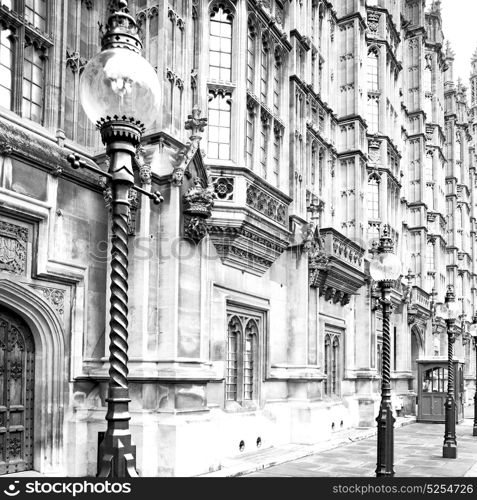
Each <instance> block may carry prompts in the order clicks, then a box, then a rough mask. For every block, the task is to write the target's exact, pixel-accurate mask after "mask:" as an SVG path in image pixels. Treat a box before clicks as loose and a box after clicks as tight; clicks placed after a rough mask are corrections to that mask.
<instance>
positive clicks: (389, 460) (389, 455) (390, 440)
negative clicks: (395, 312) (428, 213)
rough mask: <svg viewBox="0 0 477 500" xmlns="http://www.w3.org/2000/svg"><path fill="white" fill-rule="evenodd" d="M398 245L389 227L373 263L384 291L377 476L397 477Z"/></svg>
mask: <svg viewBox="0 0 477 500" xmlns="http://www.w3.org/2000/svg"><path fill="white" fill-rule="evenodd" d="M393 247H394V243H393V240H392V238H391V237H390V236H389V231H388V228H387V227H385V228H384V230H383V235H382V237H381V238H380V239H379V246H378V249H377V253H376V254H375V256H374V258H373V259H372V260H371V262H370V266H369V272H370V274H371V278H372V279H373V280H374V281H376V282H377V283H379V285H380V287H381V304H382V308H383V354H382V368H381V405H380V407H379V414H378V416H377V418H376V422H377V424H378V459H377V466H376V476H377V477H380V476H391V477H392V476H394V422H395V418H394V416H393V413H392V404H391V336H390V331H389V317H390V315H391V300H390V298H389V297H390V294H391V288H392V287H393V284H394V282H395V281H396V280H397V279H398V278H399V276H400V274H401V261H400V260H399V258H398V256H397V255H395V254H394V253H393Z"/></svg>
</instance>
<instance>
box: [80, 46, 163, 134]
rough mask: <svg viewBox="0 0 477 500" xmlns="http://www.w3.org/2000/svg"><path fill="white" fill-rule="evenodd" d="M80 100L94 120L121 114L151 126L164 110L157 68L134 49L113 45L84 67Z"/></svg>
mask: <svg viewBox="0 0 477 500" xmlns="http://www.w3.org/2000/svg"><path fill="white" fill-rule="evenodd" d="M80 100H81V104H82V106H83V109H84V111H85V113H86V115H87V117H88V118H89V119H90V120H91V121H92V122H93V123H96V122H98V120H100V119H101V118H104V119H106V117H107V116H109V117H111V118H112V117H114V116H115V115H117V116H118V117H119V118H122V117H123V116H125V117H126V118H127V119H130V118H134V119H135V120H139V121H140V122H141V123H143V124H144V126H146V127H147V126H149V125H151V124H152V123H153V122H154V120H155V119H156V118H157V116H158V114H159V112H160V106H161V102H160V101H161V88H160V84H159V79H158V78H157V74H156V72H155V71H154V68H153V67H152V66H151V65H150V64H149V62H148V61H146V59H144V57H142V56H141V55H140V54H138V53H136V52H134V51H133V50H128V49H124V48H111V49H107V50H104V51H102V52H100V53H99V54H97V55H96V56H95V57H93V58H92V59H91V60H90V61H89V62H88V64H87V65H86V67H85V68H84V71H83V73H82V75H81V79H80Z"/></svg>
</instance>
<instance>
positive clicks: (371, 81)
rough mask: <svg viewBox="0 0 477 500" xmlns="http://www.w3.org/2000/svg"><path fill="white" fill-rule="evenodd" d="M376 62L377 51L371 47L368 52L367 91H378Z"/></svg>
mask: <svg viewBox="0 0 477 500" xmlns="http://www.w3.org/2000/svg"><path fill="white" fill-rule="evenodd" d="M378 62H379V55H378V49H376V48H374V47H373V48H372V49H371V50H370V51H369V52H368V91H377V90H379V77H378Z"/></svg>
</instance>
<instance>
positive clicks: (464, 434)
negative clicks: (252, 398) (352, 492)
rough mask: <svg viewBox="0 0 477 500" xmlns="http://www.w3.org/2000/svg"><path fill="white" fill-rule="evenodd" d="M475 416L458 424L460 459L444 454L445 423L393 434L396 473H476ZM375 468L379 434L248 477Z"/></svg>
mask: <svg viewBox="0 0 477 500" xmlns="http://www.w3.org/2000/svg"><path fill="white" fill-rule="evenodd" d="M472 427H473V420H472V419H470V418H465V419H464V421H463V422H462V423H461V424H459V425H457V446H458V451H457V459H444V458H442V443H443V438H444V424H424V423H414V424H413V425H409V426H405V427H401V428H398V429H396V430H395V434H394V465H395V467H394V469H395V472H396V477H477V437H473V436H472ZM375 468H376V435H373V436H372V437H369V438H367V439H364V440H361V441H358V442H354V443H350V444H347V445H343V446H339V447H337V448H334V449H332V450H327V451H323V452H319V453H316V454H313V455H310V456H307V457H305V458H301V459H298V460H293V461H290V462H287V463H283V464H281V465H278V466H275V467H268V468H266V469H262V470H261V471H259V472H255V473H251V474H248V476H249V477H326V476H328V477H371V476H374V475H375V473H374V471H375Z"/></svg>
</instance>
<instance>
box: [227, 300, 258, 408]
mask: <svg viewBox="0 0 477 500" xmlns="http://www.w3.org/2000/svg"><path fill="white" fill-rule="evenodd" d="M236 309H237V308H235V307H231V309H230V310H229V311H228V314H227V325H228V326H227V349H226V352H227V359H226V376H225V401H226V403H227V402H236V403H239V404H242V405H243V406H245V407H248V406H249V405H250V404H254V403H255V402H257V401H258V396H259V394H258V383H259V374H260V356H259V342H260V336H261V335H262V330H263V321H264V316H263V315H262V314H260V313H257V314H255V313H251V312H247V310H246V309H243V310H242V309H241V308H240V310H238V309H237V310H236Z"/></svg>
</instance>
